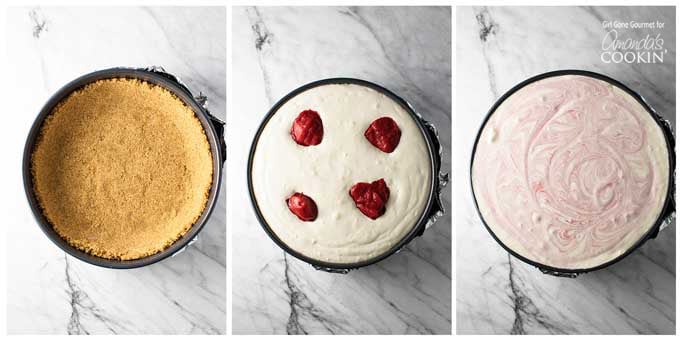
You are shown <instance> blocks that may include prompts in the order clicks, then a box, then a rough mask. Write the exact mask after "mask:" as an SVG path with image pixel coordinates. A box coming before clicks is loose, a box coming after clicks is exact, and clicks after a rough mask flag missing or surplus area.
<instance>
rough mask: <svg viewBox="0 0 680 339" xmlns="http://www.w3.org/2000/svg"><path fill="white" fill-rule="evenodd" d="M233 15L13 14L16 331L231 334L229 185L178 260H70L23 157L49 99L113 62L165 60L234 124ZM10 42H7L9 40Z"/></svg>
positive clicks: (11, 298) (144, 11) (122, 10)
mask: <svg viewBox="0 0 680 339" xmlns="http://www.w3.org/2000/svg"><path fill="white" fill-rule="evenodd" d="M225 20H226V10H225V8H223V7H219V8H204V9H200V8H134V7H116V8H103V7H98V8H89V9H88V8H66V7H64V8H12V9H10V10H9V11H8V36H7V37H6V39H7V40H6V41H7V44H8V62H9V64H8V71H9V74H8V77H9V80H7V81H8V82H9V83H11V84H12V86H10V87H9V89H10V91H11V92H10V95H11V96H12V98H13V99H14V100H13V102H12V103H10V106H11V107H10V108H11V110H10V112H12V113H11V114H10V115H9V116H10V121H11V123H12V128H11V129H9V134H7V135H3V139H2V140H3V144H4V145H3V147H7V149H9V150H11V151H10V158H9V159H5V162H4V164H5V166H11V167H12V171H11V174H12V179H13V180H11V185H10V186H9V187H3V191H4V193H5V195H7V196H12V197H15V199H13V200H11V201H9V202H8V203H9V207H10V208H9V212H8V213H9V218H7V217H8V216H7V214H5V218H6V220H7V219H8V220H11V222H10V223H7V222H6V223H5V229H6V230H7V236H8V242H7V243H8V249H7V253H8V254H9V258H10V259H9V260H8V268H7V300H8V304H7V326H8V332H9V333H55V334H66V333H68V334H87V333H89V334H96V333H102V334H107V333H139V334H144V333H168V334H169V333H185V334H189V333H225V331H226V305H225V304H226V272H225V262H226V258H225V255H226V249H225V247H226V240H225V218H226V217H225V213H226V212H225V205H226V197H225V192H224V191H225V190H224V185H223V186H222V192H221V193H220V198H219V201H218V203H217V206H216V209H215V210H214V213H213V214H212V217H211V219H210V221H209V222H208V224H207V225H206V226H205V228H204V230H203V231H202V232H201V233H200V235H199V240H198V241H197V242H196V243H194V245H193V246H191V247H190V248H189V249H188V250H186V251H184V252H183V253H180V254H179V255H177V256H175V257H174V258H169V259H166V260H164V261H162V262H160V263H157V264H154V265H151V266H148V267H145V268H139V269H134V270H110V269H104V268H99V267H95V266H92V265H89V264H86V263H83V262H81V261H79V260H77V259H75V258H73V257H70V256H68V255H65V254H64V252H62V251H61V250H60V249H59V248H57V247H56V246H55V245H53V244H52V243H51V242H50V240H48V239H47V238H46V237H45V236H44V235H43V234H42V232H41V231H40V229H39V228H38V226H37V224H36V222H35V220H34V219H33V217H32V215H31V212H30V210H29V206H28V203H27V202H26V199H25V197H24V192H23V187H22V180H21V152H22V150H23V144H24V141H25V138H26V136H27V135H28V130H29V128H30V126H31V124H32V123H33V120H34V118H35V117H36V115H37V114H38V111H39V110H40V108H41V106H42V105H43V104H44V102H45V101H46V100H47V98H48V97H49V96H50V95H51V94H52V93H54V92H55V91H56V90H57V89H58V88H60V87H61V86H62V85H64V84H65V83H66V82H68V81H70V80H72V79H74V78H76V77H78V76H80V75H82V74H84V73H87V72H91V71H94V70H98V69H103V68H108V67H114V66H134V67H143V66H149V65H161V66H163V67H165V69H166V70H167V71H170V72H173V73H175V74H176V75H178V76H180V77H181V78H182V79H183V80H184V81H185V82H186V83H187V85H188V86H189V87H190V88H191V89H193V90H194V91H202V92H204V93H205V94H206V95H207V96H208V97H209V100H210V102H209V107H210V108H211V109H212V112H213V113H214V114H215V115H216V116H218V117H221V118H222V119H224V118H225V105H226V103H225V65H226V59H225V54H226V48H225V44H226V42H225V40H226V22H225ZM4 39H5V37H3V43H4V42H5V40H4Z"/></svg>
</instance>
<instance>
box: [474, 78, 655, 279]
mask: <svg viewBox="0 0 680 339" xmlns="http://www.w3.org/2000/svg"><path fill="white" fill-rule="evenodd" d="M667 152H668V151H667V146H666V144H665V139H664V137H663V132H662V131H661V129H660V128H659V127H658V125H656V123H655V122H654V121H653V119H652V118H651V117H650V116H649V114H648V113H647V111H646V110H645V109H644V108H643V107H642V106H641V105H640V104H639V103H638V102H637V101H635V99H634V98H633V97H632V96H630V95H628V94H627V93H625V92H623V91H621V90H619V89H618V88H614V87H613V86H612V85H609V84H608V83H606V82H604V81H602V80H598V79H595V78H592V77H585V76H573V75H571V76H558V77H552V78H547V79H544V80H540V81H538V82H535V83H532V84H530V85H527V86H526V87H524V88H522V89H520V90H518V91H517V92H515V93H514V94H512V95H511V96H510V97H509V98H508V99H507V100H506V101H505V102H504V103H503V104H501V106H499V108H498V109H497V110H496V111H495V112H494V113H493V115H492V116H491V118H490V119H489V120H488V122H487V123H486V125H485V126H484V130H483V132H482V134H481V137H480V139H479V141H478V144H477V149H476V152H475V155H474V161H473V170H472V176H473V189H474V192H475V198H476V199H477V202H478V205H479V208H480V212H482V216H483V217H484V219H485V221H486V223H487V224H488V225H489V227H490V228H491V229H492V230H493V231H494V233H495V234H496V236H498V237H499V239H500V240H501V241H502V242H504V243H505V244H506V245H508V246H509V247H510V248H511V249H512V250H513V251H515V252H518V253H519V254H520V255H522V256H525V257H527V258H528V259H531V260H533V261H536V262H539V263H542V264H544V265H549V266H552V267H558V268H590V267H595V266H597V265H600V264H603V263H606V262H608V261H610V260H612V259H614V258H616V257H618V256H619V255H620V254H622V253H624V252H625V251H626V250H628V249H629V248H631V247H632V246H633V244H634V243H636V242H637V241H638V240H639V239H640V238H641V237H642V236H643V235H644V234H646V232H647V231H648V230H649V229H650V228H651V227H652V225H653V223H654V222H655V221H656V219H657V217H658V215H659V214H660V211H661V207H662V206H663V203H664V201H665V199H666V191H667V187H668V162H667V157H668V153H667Z"/></svg>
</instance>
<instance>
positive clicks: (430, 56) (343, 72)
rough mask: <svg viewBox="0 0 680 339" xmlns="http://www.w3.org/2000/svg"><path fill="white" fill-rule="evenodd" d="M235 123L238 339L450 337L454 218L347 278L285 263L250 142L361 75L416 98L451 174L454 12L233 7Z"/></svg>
mask: <svg viewBox="0 0 680 339" xmlns="http://www.w3.org/2000/svg"><path fill="white" fill-rule="evenodd" d="M232 19H233V22H232V25H233V26H232V27H233V51H234V53H233V84H234V88H233V91H232V93H233V112H230V114H229V117H228V122H227V123H228V125H229V128H230V129H229V136H228V140H229V141H230V144H229V145H230V148H229V164H228V168H229V181H228V182H229V187H230V190H232V192H238V193H237V194H236V193H235V194H232V195H230V196H229V199H232V197H233V199H234V200H233V201H232V200H230V201H229V202H228V205H229V211H230V214H229V216H228V224H229V225H230V227H231V228H232V230H233V251H232V253H233V285H232V289H233V307H232V311H233V313H232V316H233V317H232V322H233V333H234V334H244V333H261V334H268V333H291V334H302V333H379V334H380V333H382V334H389V333H450V332H451V213H450V192H451V191H450V188H447V189H445V190H444V194H443V199H444V202H445V205H446V206H447V214H446V216H445V217H443V218H441V219H440V220H439V221H438V222H437V224H435V225H434V226H433V227H432V228H430V229H429V230H428V231H426V232H425V234H424V236H423V237H421V238H418V239H416V240H415V241H413V242H412V243H410V244H409V245H408V246H406V248H404V249H403V250H402V251H401V252H400V253H398V254H396V255H394V256H392V257H390V258H388V259H387V260H384V261H382V262H380V263H378V264H376V265H372V266H370V267H367V268H363V269H359V270H356V271H352V272H350V273H349V274H347V275H339V274H329V273H324V272H318V271H316V270H314V269H313V268H312V267H311V266H310V265H308V264H306V263H304V262H302V261H299V260H297V259H295V258H294V257H292V256H289V255H286V254H284V252H283V250H281V249H279V248H278V247H277V246H276V245H275V244H274V243H273V242H272V241H271V240H270V239H269V238H268V236H267V235H266V233H265V232H264V231H263V230H262V228H261V227H260V225H259V224H258V222H257V220H256V218H255V214H254V212H253V209H252V206H251V203H250V200H249V198H248V188H247V184H246V175H247V173H246V165H247V158H248V151H249V149H250V144H251V142H252V138H253V136H254V134H255V131H256V130H257V128H258V126H259V124H260V122H261V121H262V119H263V117H264V116H265V114H266V113H267V111H268V110H269V108H270V107H271V106H272V105H273V104H274V103H275V102H276V101H277V100H278V99H279V98H281V97H283V96H284V95H285V94H287V93H288V92H290V91H292V90H293V89H295V88H297V87H299V86H301V85H303V84H305V83H308V82H311V81H314V80H318V79H322V78H328V77H337V76H346V77H357V78H362V79H366V80H369V81H373V82H376V83H379V84H383V85H384V86H386V87H387V88H389V89H391V90H393V91H394V92H395V93H397V94H399V95H401V96H403V97H404V98H406V99H407V100H409V101H410V102H411V103H412V104H413V106H414V107H415V108H416V110H418V111H419V112H422V114H423V115H424V116H425V118H426V119H428V120H430V121H432V122H433V123H435V124H436V125H437V127H438V128H439V132H440V135H441V137H442V143H443V145H444V147H445V149H446V156H445V158H444V164H443V168H444V170H445V171H447V172H449V171H450V168H451V161H450V160H451V156H450V154H451V152H450V149H451V131H450V126H451V110H450V107H451V95H450V94H451V87H450V86H451V61H450V60H451V40H450V37H451V9H450V8H448V7H440V8H435V7H428V8H419V7H409V8H399V7H376V8H373V7H359V8H345V7H324V8H317V7H297V8H287V7H261V8H253V7H248V8H244V7H235V8H234V10H233V18H232Z"/></svg>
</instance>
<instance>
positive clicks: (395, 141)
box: [364, 117, 401, 153]
mask: <svg viewBox="0 0 680 339" xmlns="http://www.w3.org/2000/svg"><path fill="white" fill-rule="evenodd" d="M364 136H365V137H366V139H368V141H369V142H370V143H371V144H372V145H373V146H375V147H377V148H378V149H379V150H381V151H383V152H385V153H392V152H393V151H394V149H395V148H397V145H399V139H401V130H400V129H399V126H398V125H397V123H396V122H394V120H392V118H390V117H382V118H378V119H375V120H374V121H373V122H372V123H371V125H370V126H368V129H366V132H364Z"/></svg>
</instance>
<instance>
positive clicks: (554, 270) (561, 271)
mask: <svg viewBox="0 0 680 339" xmlns="http://www.w3.org/2000/svg"><path fill="white" fill-rule="evenodd" d="M562 75H581V76H587V77H591V78H595V79H599V80H602V81H605V82H607V83H610V84H612V85H614V86H616V87H618V88H620V89H621V90H623V91H625V92H626V93H628V94H629V95H631V96H632V97H633V98H635V100H637V101H638V102H639V103H640V104H641V105H642V107H644V108H645V110H646V111H647V113H649V114H650V115H651V116H652V118H653V119H654V121H655V122H656V123H657V125H659V127H660V128H661V130H662V131H663V134H664V138H665V140H666V146H667V147H668V164H669V166H670V170H669V171H668V173H669V178H668V190H667V191H666V201H665V202H664V206H663V208H662V209H661V214H660V215H659V218H657V220H656V222H655V224H654V226H652V227H651V228H650V229H649V231H647V233H646V234H645V235H644V236H643V237H642V238H640V239H639V240H638V241H637V242H636V243H635V244H634V245H633V246H632V247H631V248H629V249H628V250H627V251H626V252H624V253H622V254H621V255H619V256H618V257H616V258H614V259H612V260H610V261H608V262H606V263H604V264H601V265H598V266H595V267H590V268H582V269H565V268H559V267H552V266H548V265H544V264H541V263H539V262H535V261H532V260H530V259H528V258H525V257H523V256H521V255H519V254H517V253H516V252H515V251H513V250H512V249H510V248H509V247H508V246H506V245H505V244H504V243H503V242H502V241H500V239H498V237H497V236H496V234H495V233H494V232H493V230H491V228H490V227H489V225H488V224H487V223H486V220H484V216H482V213H481V212H480V211H479V205H478V203H477V197H476V195H475V190H474V185H473V182H472V168H473V162H474V159H475V152H476V150H477V144H478V142H479V139H480V137H481V135H482V131H483V130H484V127H485V126H486V123H487V122H488V121H489V119H490V118H491V115H492V114H493V113H494V112H495V111H496V109H497V108H498V107H500V105H501V104H502V103H503V102H504V101H505V100H506V99H507V98H509V97H510V96H511V95H512V94H514V93H515V92H517V91H518V90H520V89H521V88H523V87H525V86H527V85H529V84H531V83H534V82H536V81H539V80H542V79H546V78H550V77H556V76H562ZM673 145H674V140H673V135H672V134H671V132H670V131H669V130H668V127H667V126H665V125H664V123H663V122H662V121H661V119H660V118H659V116H658V115H657V114H656V113H654V110H653V109H652V108H651V107H650V106H649V105H648V104H647V103H646V102H645V100H644V99H643V98H642V96H640V95H639V94H638V93H637V92H635V91H633V90H631V89H630V88H628V87H627V86H626V85H624V84H622V83H621V82H619V81H617V80H614V79H612V78H610V77H608V76H606V75H602V74H599V73H595V72H590V71H583V70H559V71H552V72H548V73H543V74H539V75H536V76H534V77H531V78H529V79H527V80H525V81H522V82H521V83H519V84H518V85H516V86H515V87H513V88H511V89H510V90H509V91H507V92H506V93H505V94H503V96H501V97H500V98H499V99H498V100H497V101H496V102H495V103H494V105H493V106H492V107H491V109H490V110H489V112H488V113H487V115H486V117H485V118H484V121H483V122H482V125H481V127H480V128H479V131H478V132H477V137H476V138H475V143H474V146H473V148H472V156H471V158H470V188H471V190H472V196H473V201H474V203H475V209H476V210H477V214H478V215H479V218H480V219H481V220H482V223H483V224H484V227H485V228H486V230H487V231H488V232H489V234H491V236H492V237H493V238H494V240H495V241H496V242H497V243H498V244H499V245H501V247H503V248H504V249H505V250H506V251H508V253H510V254H512V255H513V256H514V257H515V258H517V259H519V260H521V261H523V262H525V263H527V264H529V265H532V266H534V267H536V268H538V269H540V270H541V271H542V272H543V273H547V274H552V275H556V276H566V277H575V276H577V275H578V274H581V273H587V272H592V271H596V270H600V269H603V268H605V267H608V266H610V265H613V264H614V263H616V262H618V261H620V260H622V259H623V258H625V257H626V256H628V255H629V254H631V253H632V252H634V251H635V250H636V249H638V248H639V247H640V246H642V244H644V243H645V242H646V241H647V240H649V239H651V238H654V237H656V235H657V234H658V232H659V228H660V227H661V225H662V224H663V221H664V219H666V217H668V215H669V213H670V212H672V211H673V210H674V206H673V203H672V194H671V192H672V189H673V187H674V180H673V175H674V173H675V154H674V152H673V149H674V147H673Z"/></svg>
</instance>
